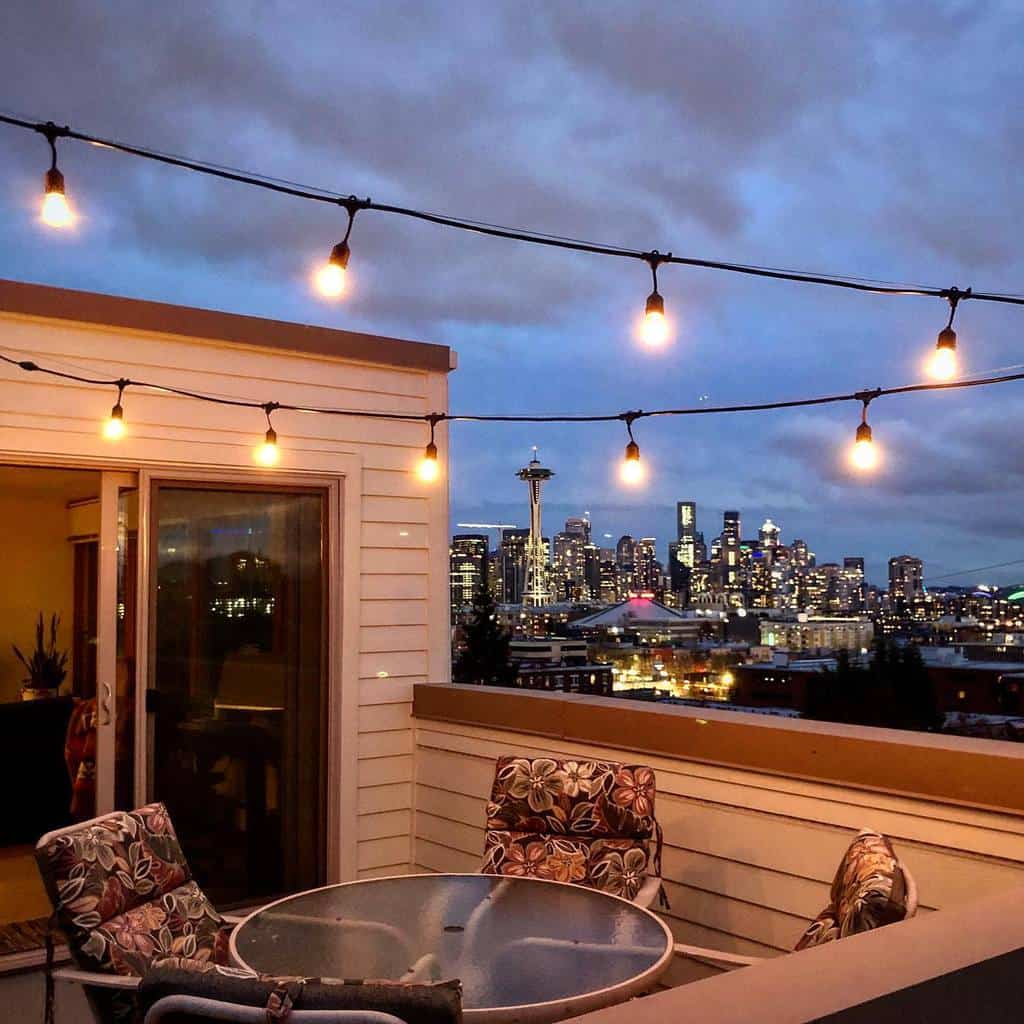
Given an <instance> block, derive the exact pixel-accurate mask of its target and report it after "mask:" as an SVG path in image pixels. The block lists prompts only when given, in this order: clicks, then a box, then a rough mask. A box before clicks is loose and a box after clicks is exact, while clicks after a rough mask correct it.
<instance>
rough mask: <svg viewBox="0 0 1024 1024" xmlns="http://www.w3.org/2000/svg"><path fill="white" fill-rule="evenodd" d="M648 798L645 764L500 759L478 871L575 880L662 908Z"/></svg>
mask: <svg viewBox="0 0 1024 1024" xmlns="http://www.w3.org/2000/svg"><path fill="white" fill-rule="evenodd" d="M654 796H655V781H654V772H653V771H652V770H651V769H650V768H648V767H647V766H645V765H635V764H630V765H627V764H618V763H616V762H614V761H595V760H587V759H580V760H556V759H554V758H550V757H534V758H530V757H501V758H499V759H498V762H497V765H496V767H495V772H494V785H493V787H492V789H491V799H490V802H489V803H488V805H487V836H486V839H485V842H484V863H483V869H482V870H483V873H484V874H491V875H511V876H520V877H533V878H545V879H549V880H552V881H556V882H575V883H577V884H579V885H586V886H589V887H591V888H593V889H599V890H601V891H602V892H607V893H611V894H612V895H613V896H621V897H623V898H624V899H628V900H632V901H633V902H634V903H636V904H638V905H639V906H642V907H650V906H651V905H652V904H653V903H654V901H655V900H656V899H658V898H659V896H660V897H661V899H662V901H663V902H664V904H665V906H667V905H668V901H667V900H666V898H665V890H664V888H663V886H662V884H661V842H662V836H661V826H660V825H659V824H658V821H657V819H656V818H655V817H654ZM652 842H653V845H654V850H653V852H652V851H651V844H652Z"/></svg>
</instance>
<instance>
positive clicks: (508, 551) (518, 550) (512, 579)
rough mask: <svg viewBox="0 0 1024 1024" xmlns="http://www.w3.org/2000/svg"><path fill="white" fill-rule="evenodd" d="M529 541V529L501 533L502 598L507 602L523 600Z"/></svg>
mask: <svg viewBox="0 0 1024 1024" xmlns="http://www.w3.org/2000/svg"><path fill="white" fill-rule="evenodd" d="M529 543H530V531H529V530H528V529H516V530H505V531H504V533H502V535H501V573H500V576H501V600H502V601H503V602H504V603H505V604H520V603H521V602H522V600H523V590H524V588H525V585H526V551H527V548H528V547H529Z"/></svg>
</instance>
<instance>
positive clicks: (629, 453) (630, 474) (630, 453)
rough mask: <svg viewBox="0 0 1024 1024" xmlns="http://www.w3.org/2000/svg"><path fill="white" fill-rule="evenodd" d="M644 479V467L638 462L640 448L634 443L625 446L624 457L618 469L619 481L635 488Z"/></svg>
mask: <svg viewBox="0 0 1024 1024" xmlns="http://www.w3.org/2000/svg"><path fill="white" fill-rule="evenodd" d="M643 478H644V467H643V465H642V464H641V462H640V446H639V445H638V444H637V443H636V441H630V442H629V444H627V445H626V456H625V458H624V459H623V460H622V465H621V466H620V467H619V479H620V480H621V481H622V482H623V483H624V484H627V485H629V486H630V487H635V486H636V485H637V484H639V483H641V482H642V481H643Z"/></svg>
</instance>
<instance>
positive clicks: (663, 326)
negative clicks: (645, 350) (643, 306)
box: [640, 310, 668, 348]
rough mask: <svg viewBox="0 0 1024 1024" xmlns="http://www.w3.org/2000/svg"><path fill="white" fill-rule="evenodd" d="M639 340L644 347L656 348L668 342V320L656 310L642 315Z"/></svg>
mask: <svg viewBox="0 0 1024 1024" xmlns="http://www.w3.org/2000/svg"><path fill="white" fill-rule="evenodd" d="M640 338H641V340H642V341H643V343H644V344H645V345H649V346H650V347H651V348H658V347H660V346H661V345H664V344H665V342H666V341H668V320H667V319H666V318H665V314H664V313H659V312H658V311H657V310H653V311H651V312H648V313H645V314H644V319H643V322H642V323H641V325H640Z"/></svg>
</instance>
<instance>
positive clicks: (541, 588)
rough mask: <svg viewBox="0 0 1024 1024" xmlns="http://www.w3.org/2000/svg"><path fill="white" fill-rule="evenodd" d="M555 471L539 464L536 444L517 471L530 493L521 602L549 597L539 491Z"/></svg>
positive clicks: (532, 602) (539, 602) (538, 601)
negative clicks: (528, 458)
mask: <svg viewBox="0 0 1024 1024" xmlns="http://www.w3.org/2000/svg"><path fill="white" fill-rule="evenodd" d="M554 475H555V474H554V470H551V469H547V468H546V467H545V466H542V465H541V464H540V460H539V459H538V458H537V449H536V448H534V449H533V458H532V459H531V460H530V464H529V465H528V466H524V467H523V468H522V469H521V470H519V472H518V473H516V476H517V477H519V479H520V480H522V481H523V482H524V483H525V484H526V487H527V490H528V491H529V493H530V536H529V540H528V541H527V547H526V580H525V582H524V585H523V592H522V603H523V604H527V605H533V606H537V605H544V604H547V603H548V602H549V601H550V599H551V597H550V593H549V591H548V581H547V576H548V561H547V554H546V552H545V547H544V539H543V535H542V533H541V516H540V491H541V487H542V486H543V485H544V484H545V483H547V481H548V480H550V479H551V478H552V477H553V476H554Z"/></svg>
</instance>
